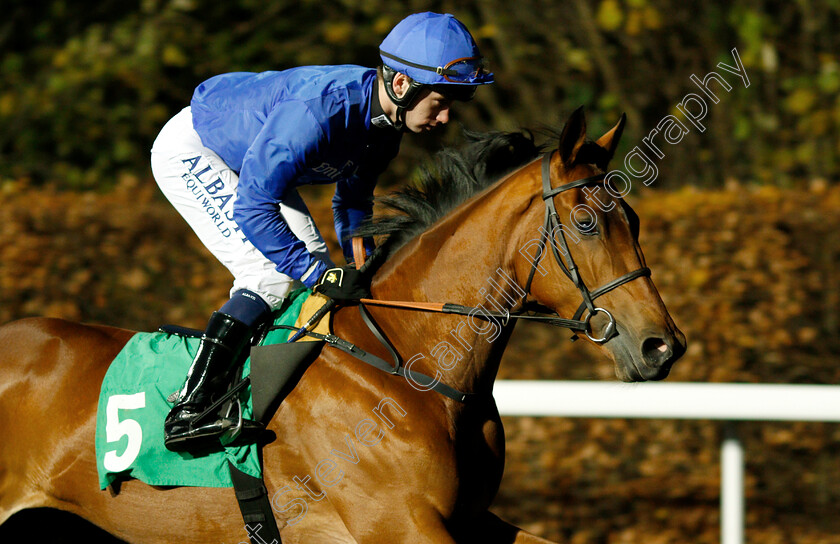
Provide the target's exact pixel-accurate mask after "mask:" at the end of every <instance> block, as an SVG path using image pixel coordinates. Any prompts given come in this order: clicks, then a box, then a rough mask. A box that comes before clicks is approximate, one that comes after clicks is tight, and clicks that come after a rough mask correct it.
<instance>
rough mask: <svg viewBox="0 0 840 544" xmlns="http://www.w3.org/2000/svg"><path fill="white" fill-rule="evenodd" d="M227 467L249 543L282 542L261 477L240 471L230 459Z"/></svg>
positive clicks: (277, 543) (273, 543) (280, 543)
mask: <svg viewBox="0 0 840 544" xmlns="http://www.w3.org/2000/svg"><path fill="white" fill-rule="evenodd" d="M228 469H230V479H231V480H232V481H233V490H234V492H235V493H236V501H237V502H238V503H239V510H240V511H241V512H242V519H243V520H244V521H245V530H246V531H247V532H248V539H249V540H250V541H251V544H282V541H281V540H280V529H278V528H277V520H275V519H274V512H272V510H271V501H270V500H269V498H268V490H266V488H265V483H264V482H263V479H262V478H255V477H253V476H251V475H250V474H246V473H244V472H242V471H241V470H239V469H238V468H236V467H235V466H233V464H232V463H231V462H230V461H228Z"/></svg>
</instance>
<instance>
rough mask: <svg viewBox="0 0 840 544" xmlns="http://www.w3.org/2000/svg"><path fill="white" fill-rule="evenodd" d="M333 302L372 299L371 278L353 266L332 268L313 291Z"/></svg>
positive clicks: (325, 273)
mask: <svg viewBox="0 0 840 544" xmlns="http://www.w3.org/2000/svg"><path fill="white" fill-rule="evenodd" d="M312 290H313V291H315V292H316V293H320V294H322V295H324V296H326V297H330V298H331V299H333V300H340V301H349V300H359V299H360V298H369V297H370V278H368V277H367V275H366V274H362V273H361V272H359V271H358V270H356V267H355V266H353V265H346V266H342V267H341V268H330V269H329V270H327V271H326V272H324V275H323V276H321V279H320V280H319V281H318V283H317V284H316V285H315V287H314V288H313V289H312Z"/></svg>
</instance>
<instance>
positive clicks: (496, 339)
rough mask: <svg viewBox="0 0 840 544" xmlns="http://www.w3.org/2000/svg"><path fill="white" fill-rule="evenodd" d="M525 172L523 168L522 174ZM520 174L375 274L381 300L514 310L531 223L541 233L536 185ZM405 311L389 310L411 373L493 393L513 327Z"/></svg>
mask: <svg viewBox="0 0 840 544" xmlns="http://www.w3.org/2000/svg"><path fill="white" fill-rule="evenodd" d="M520 172H522V171H520ZM523 177H526V176H523V175H521V174H520V175H515V176H512V177H510V178H507V179H506V180H505V181H502V182H499V183H498V184H496V185H493V186H492V187H491V188H489V189H488V190H486V191H484V192H482V193H480V194H479V195H477V196H476V197H473V198H472V199H470V200H469V201H467V202H466V203H464V204H462V205H461V206H459V207H458V208H456V209H455V211H453V212H452V213H450V214H449V215H448V216H447V217H446V218H444V219H443V220H441V221H439V222H438V223H436V224H435V225H434V226H432V227H431V228H429V229H428V230H427V231H425V232H424V233H422V234H421V235H419V236H418V237H416V238H415V239H414V240H412V241H411V242H409V243H408V244H406V246H404V247H403V248H401V249H400V250H399V251H398V252H397V253H396V254H395V255H394V256H393V257H392V258H391V259H390V260H389V261H388V263H386V266H384V267H383V269H382V270H381V271H380V273H379V274H378V275H377V277H376V280H375V281H374V284H373V288H372V293H373V296H374V297H375V298H377V299H382V300H409V301H422V302H451V303H456V304H461V305H464V306H470V307H475V308H478V309H479V312H478V315H480V314H481V311H485V312H487V313H498V312H500V311H501V312H503V311H504V310H505V309H511V308H512V307H513V306H515V305H516V304H517V303H518V302H519V301H520V300H521V299H522V297H523V295H524V291H523V288H522V285H524V281H522V280H521V279H519V280H517V278H516V273H515V271H514V270H515V267H514V261H515V259H516V258H517V257H518V256H519V251H518V249H519V246H518V245H517V244H518V243H519V240H521V239H522V237H523V236H524V235H525V232H524V229H526V228H527V227H528V226H530V227H532V229H531V230H533V231H534V232H536V223H535V224H534V225H528V224H527V223H530V222H535V221H536V219H535V218H536V216H537V215H536V214H535V213H533V208H534V206H533V201H534V199H538V198H539V197H538V196H537V188H536V183H537V182H536V181H533V180H527V179H523ZM519 258H521V256H519ZM404 312H405V311H403V310H397V311H393V310H391V311H390V312H389V314H388V315H389V316H390V318H391V320H392V327H393V330H394V337H395V338H394V343H395V345H396V346H397V349H398V350H399V351H400V353H401V354H402V355H403V358H404V360H409V358H410V357H411V356H412V355H415V354H421V353H422V354H423V355H424V357H423V358H421V359H420V360H418V361H417V362H416V363H415V365H414V366H413V367H412V370H413V371H418V372H423V373H426V374H428V375H430V376H435V375H436V373H437V372H438V371H439V372H440V373H441V381H442V382H443V383H446V384H447V385H450V386H452V387H455V388H457V389H460V390H461V391H465V392H478V391H489V390H490V388H492V383H493V380H494V379H495V376H496V372H497V370H498V365H499V360H500V358H501V352H502V351H503V349H504V345H505V344H506V342H507V340H508V338H509V335H510V332H511V330H510V328H504V327H503V326H502V324H501V323H500V322H499V321H498V320H490V321H487V320H484V319H480V318H476V317H470V316H460V315H457V316H453V315H441V314H439V313H428V312H412V314H411V315H410V316H408V315H406V314H405V313H404Z"/></svg>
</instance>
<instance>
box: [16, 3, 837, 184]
mask: <svg viewBox="0 0 840 544" xmlns="http://www.w3.org/2000/svg"><path fill="white" fill-rule="evenodd" d="M4 5H5V9H4V11H5V14H6V16H5V17H4V20H3V21H2V22H0V52H2V53H0V126H2V127H3V130H2V132H0V134H2V135H0V178H2V179H20V178H27V179H31V180H32V181H33V182H35V183H39V184H40V183H44V182H56V183H58V184H60V185H61V186H62V187H69V188H85V189H90V188H100V187H104V186H108V185H111V184H113V183H114V182H115V180H117V179H119V174H121V173H127V174H129V175H133V176H145V175H146V174H147V173H148V166H147V165H148V149H149V147H150V146H151V142H152V141H153V139H154V137H155V136H156V134H157V132H158V130H159V129H160V128H161V126H162V125H163V124H164V122H165V121H166V120H167V119H168V118H169V117H170V116H171V115H173V114H174V113H176V112H177V111H178V110H180V109H181V108H182V107H183V106H185V105H186V104H187V103H188V101H189V98H190V96H191V94H192V90H193V89H194V88H195V87H196V86H197V85H198V83H200V82H201V81H203V80H204V79H206V78H208V77H210V76H213V75H215V74H218V73H221V72H227V71H262V70H279V69H283V68H288V67H291V66H295V65H299V64H340V63H353V64H361V65H366V66H374V65H376V64H377V63H378V62H379V58H378V53H377V47H378V45H379V43H380V41H381V40H382V38H383V37H384V36H385V35H386V34H387V32H388V31H389V30H390V28H391V27H392V26H393V25H394V24H395V23H396V22H398V21H399V20H400V19H402V18H403V17H404V16H405V15H406V14H408V13H411V12H414V11H424V10H432V11H446V12H452V13H454V14H456V15H457V16H458V17H459V18H460V19H461V20H463V21H464V22H465V23H466V24H467V26H468V27H469V28H470V29H471V30H472V31H473V33H474V34H475V36H476V38H477V39H478V41H479V44H480V46H481V48H482V52H483V53H484V55H485V56H486V57H487V58H488V59H489V61H490V66H491V69H492V70H493V71H494V72H495V73H496V74H497V76H498V78H497V80H498V83H497V84H496V85H493V86H491V87H489V88H485V89H481V92H479V93H478V96H477V98H476V100H475V102H474V104H472V105H470V106H469V107H466V108H459V110H461V111H459V112H456V113H457V120H458V121H460V122H462V123H464V124H465V125H467V126H469V127H470V128H475V129H486V128H494V129H513V128H518V127H532V128H533V127H535V126H537V125H539V124H543V123H545V124H550V125H556V124H559V123H561V120H563V119H565V116H566V115H567V113H568V112H570V111H571V110H573V109H574V108H576V107H577V106H578V105H581V104H584V105H586V107H587V110H588V113H589V120H590V123H591V125H592V126H593V128H594V129H596V131H597V130H598V129H604V128H606V127H608V126H611V125H612V124H613V123H614V122H615V120H616V119H617V117H618V115H619V114H620V113H621V112H627V114H628V116H629V124H628V129H627V132H626V136H625V138H624V144H623V145H624V147H623V150H620V151H625V152H626V151H627V150H629V149H631V148H632V147H633V146H635V145H639V144H641V138H642V137H643V136H645V135H647V134H648V133H649V131H651V130H652V129H653V128H654V127H655V126H656V124H657V123H658V122H659V120H660V119H661V118H662V117H663V116H664V115H666V114H669V113H673V110H674V107H675V105H676V104H677V103H678V102H680V101H681V100H682V98H683V96H685V94H686V93H688V92H697V89H696V87H695V86H694V85H693V84H692V83H691V82H690V80H689V76H690V75H691V74H694V75H697V76H698V77H700V78H701V79H702V78H703V77H704V76H705V74H707V73H708V72H710V71H713V70H716V71H718V72H719V73H722V74H723V75H724V76H725V77H726V78H727V79H728V80H729V82H730V83H734V85H733V90H732V91H731V92H729V93H726V92H724V93H723V95H725V96H723V98H722V100H721V102H720V103H718V104H715V105H713V106H711V108H710V109H711V111H710V112H709V116H708V118H707V121H708V125H707V126H708V136H707V137H700V136H699V135H698V133H696V131H693V133H692V134H691V135H690V136H688V137H686V138H685V139H684V140H683V141H682V142H681V143H680V144H679V145H676V146H669V147H668V149H667V150H664V151H665V154H666V160H663V161H661V165H660V166H661V172H660V173H661V175H660V179H659V181H658V183H660V184H661V185H663V186H683V185H686V184H695V185H700V186H706V187H714V186H721V185H722V184H724V183H726V181H727V180H737V181H741V182H746V183H763V184H773V185H780V186H789V185H796V184H798V183H803V182H807V181H808V180H811V179H816V178H820V179H827V180H830V181H834V180H836V179H837V177H838V174H840V164H838V161H837V160H836V156H837V152H838V139H837V135H838V128H840V94H838V90H840V64H838V62H840V61H838V53H837V52H838V50H840V37H838V34H837V32H836V29H837V28H838V24H840V2H838V1H837V0H818V1H809V0H799V1H796V2H782V1H759V0H735V1H731V2H722V1H715V2H707V1H701V0H684V1H680V2H675V1H673V0H599V1H592V0H564V1H551V2H549V1H546V0H520V1H519V2H517V3H516V9H510V4H509V3H508V2H505V1H503V0H471V1H458V2H454V1H421V0H412V1H410V2H384V1H377V0H343V1H333V2H321V1H314V0H295V1H283V0H275V1H271V2H265V1H260V0H238V1H236V2H211V1H209V0H140V1H116V0H100V1H97V2H85V1H79V0H76V1H72V2H71V1H68V0H52V1H49V0H37V1H25V0H8V1H7V2H5V4H4ZM733 47H736V48H737V49H738V52H739V54H740V57H741V59H742V61H743V63H744V65H745V67H746V70H747V74H748V77H749V79H750V87H749V88H744V86H743V85H741V84H740V82H739V81H738V78H737V77H735V76H733V75H732V74H726V73H725V72H721V71H720V70H719V69H717V68H716V66H717V63H718V62H725V63H727V64H729V65H733V64H734V63H733V60H732V55H731V53H730V50H731V49H732V48H733ZM452 134H457V128H455V129H454V130H451V131H450V137H452V136H451V135H452ZM660 138H661V136H660ZM438 144H439V138H438V139H434V138H433V141H432V142H428V141H426V142H423V141H421V142H420V143H417V142H407V145H406V150H405V151H404V153H403V156H402V159H401V161H400V163H399V164H400V165H401V167H400V168H396V169H395V170H393V172H392V176H390V177H389V178H388V179H387V180H386V181H390V182H394V181H396V180H398V179H402V178H401V177H400V176H404V175H405V173H406V172H407V171H408V170H409V169H410V168H409V167H407V166H402V165H411V164H414V163H416V159H417V158H418V157H421V156H423V155H424V154H423V153H422V152H416V151H415V148H416V147H418V146H419V147H421V148H422V147H423V146H424V145H425V146H426V147H430V146H431V147H434V146H435V145H438ZM619 156H623V153H621V154H620V155H619Z"/></svg>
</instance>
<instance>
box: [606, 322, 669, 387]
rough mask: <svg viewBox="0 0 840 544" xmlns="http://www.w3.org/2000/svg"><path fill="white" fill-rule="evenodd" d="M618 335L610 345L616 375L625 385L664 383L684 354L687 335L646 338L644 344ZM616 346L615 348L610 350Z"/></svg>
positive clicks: (663, 335)
mask: <svg viewBox="0 0 840 544" xmlns="http://www.w3.org/2000/svg"><path fill="white" fill-rule="evenodd" d="M619 331H620V332H619V334H618V335H617V336H616V338H614V339H613V340H612V342H610V343H609V344H607V347H612V349H611V351H612V354H613V357H614V359H615V364H616V375H617V376H618V378H619V379H621V380H622V381H626V382H643V381H658V380H664V379H665V378H667V377H668V375H669V374H670V373H671V368H672V367H673V366H674V363H675V362H677V360H679V358H680V357H682V356H683V355H684V354H685V350H686V341H685V335H683V333H682V332H680V331H679V330H677V331H675V332H670V331H669V332H667V333H664V334H663V333H659V334H647V335H644V339H643V340H641V341H637V340H633V339H631V338H630V335H628V334H626V333H625V334H624V335H622V334H621V332H622V331H621V326H620V325H619ZM610 344H613V346H610Z"/></svg>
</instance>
